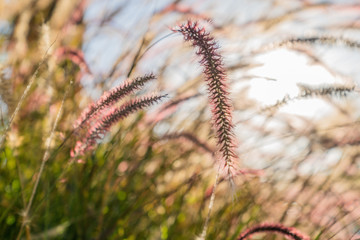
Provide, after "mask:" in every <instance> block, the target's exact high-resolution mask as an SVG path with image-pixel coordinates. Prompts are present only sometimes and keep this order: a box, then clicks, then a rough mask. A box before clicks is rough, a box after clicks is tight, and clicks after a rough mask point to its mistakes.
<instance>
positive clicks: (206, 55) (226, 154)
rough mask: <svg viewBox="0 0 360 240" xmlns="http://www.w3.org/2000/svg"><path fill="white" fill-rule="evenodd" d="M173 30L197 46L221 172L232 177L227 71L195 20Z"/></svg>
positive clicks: (232, 139) (234, 165) (233, 157)
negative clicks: (207, 94) (206, 89)
mask: <svg viewBox="0 0 360 240" xmlns="http://www.w3.org/2000/svg"><path fill="white" fill-rule="evenodd" d="M173 31H174V32H179V33H181V34H182V35H183V37H184V40H185V41H189V42H191V43H192V45H193V46H194V47H195V48H196V49H197V52H196V54H197V55H198V56H199V57H200V60H199V63H200V65H201V66H202V67H203V73H204V75H205V81H206V84H207V88H208V93H209V103H210V106H211V111H212V122H213V127H214V130H215V133H216V137H217V146H218V153H219V154H218V155H219V157H220V164H221V166H222V167H223V168H222V169H223V170H224V171H225V174H227V175H228V176H229V179H232V176H233V174H232V173H233V171H234V170H235V169H236V168H237V164H238V161H237V160H238V157H237V156H236V154H235V148H236V145H237V144H236V141H235V135H234V131H233V128H234V127H233V123H232V105H231V102H230V99H229V96H228V95H229V92H228V84H227V73H226V71H225V68H224V63H223V60H222V56H221V55H220V53H219V51H218V49H219V46H218V45H217V43H216V41H215V40H214V38H213V37H212V36H211V35H210V33H209V32H207V31H206V30H205V28H204V27H201V26H199V24H198V23H197V22H192V21H188V22H187V23H185V24H183V25H180V26H178V27H176V28H173Z"/></svg>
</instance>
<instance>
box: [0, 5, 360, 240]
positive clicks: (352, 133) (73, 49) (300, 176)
mask: <svg viewBox="0 0 360 240" xmlns="http://www.w3.org/2000/svg"><path fill="white" fill-rule="evenodd" d="M359 13H360V3H359V2H358V1H355V0H351V1H350V0H349V1H345V0H338V1H311V0H308V1H306V0H303V1H300V0H222V1H217V0H214V1H204V0H189V1H185V0H176V1H165V0H149V1H146V0H132V1H116V0H105V1H101V0H92V1H90V0H87V1H86V0H78V1H72V0H57V1H56V0H40V1H33V0H24V1H16V0H12V1H6V0H3V1H0V46H1V47H0V69H1V79H0V103H1V104H0V106H1V112H0V116H1V123H0V130H1V136H2V138H3V137H4V140H3V142H2V143H1V148H0V150H1V153H0V236H2V237H3V238H4V239H127V240H130V239H195V238H196V236H199V235H200V233H201V231H202V227H203V224H204V221H205V218H206V214H207V211H208V203H209V199H210V195H211V191H212V186H213V184H214V182H215V175H216V172H217V157H216V154H215V152H216V149H217V148H216V141H215V136H214V133H213V130H212V124H211V111H210V108H209V106H208V100H207V89H206V85H205V82H204V81H203V76H202V68H201V66H200V64H198V57H197V56H196V54H195V50H194V49H193V48H192V47H191V46H190V45H189V44H187V43H184V42H183V39H182V36H181V35H180V34H178V33H173V32H172V31H171V29H172V28H173V27H175V26H177V25H179V24H182V23H184V22H186V21H187V20H188V19H191V20H193V21H199V22H200V23H201V24H202V25H204V26H205V27H206V29H207V30H208V31H209V32H211V34H212V35H213V36H214V38H215V39H216V40H217V42H218V44H219V47H220V52H221V54H222V56H223V60H224V63H225V68H226V69H227V72H228V81H229V86H230V98H231V100H232V103H233V106H234V112H233V114H234V116H233V120H234V125H235V131H236V132H235V134H236V138H237V139H238V148H237V154H238V155H239V158H240V161H239V166H240V168H241V169H242V170H243V171H242V174H239V175H238V176H237V177H236V179H235V181H236V187H235V189H231V188H230V187H229V184H228V181H227V180H226V177H224V176H223V177H222V178H221V180H220V184H219V187H218V189H217V191H216V199H215V205H214V211H213V213H212V215H211V218H210V222H209V230H208V237H207V238H208V239H236V237H237V236H238V235H239V233H240V232H241V231H243V230H244V229H246V228H248V227H250V226H253V225H255V224H258V223H263V222H272V223H282V224H284V225H286V226H289V227H296V228H297V229H299V230H300V231H301V232H303V233H305V234H307V235H309V236H310V237H311V239H358V238H359V237H360V232H359V231H360V230H359V229H360V209H359V206H360V181H359V167H360V160H359V156H360V151H359V150H360V149H359V147H358V144H359V142H360V131H359V130H358V123H359V122H358V119H359V114H360V111H359V110H360V105H359V104H360V102H359V89H358V85H359V83H360V71H359V69H358V64H357V63H358V62H359V60H360V35H359V33H360V32H359V27H360V19H359V16H360V15H359ZM149 72H152V73H154V74H155V75H156V76H157V80H156V81H153V82H152V83H149V84H147V85H146V87H145V88H143V89H142V90H141V91H139V92H138V93H137V95H143V94H147V93H151V92H159V93H166V94H168V98H167V99H165V100H164V101H162V102H161V103H159V104H157V105H154V106H153V107H151V108H149V109H147V110H146V111H141V112H139V113H138V114H135V115H132V116H130V117H129V118H127V119H125V120H124V121H121V122H120V123H118V124H117V125H116V126H114V127H113V128H112V129H111V131H110V133H109V134H107V135H106V136H104V139H103V140H102V141H99V143H98V146H97V148H96V149H95V150H93V151H91V152H89V153H87V154H86V155H85V156H82V158H81V159H77V161H75V162H74V161H71V160H72V159H71V157H70V152H71V150H72V149H73V148H74V146H75V144H76V140H77V138H78V137H79V136H77V135H71V132H72V130H73V126H74V123H75V121H76V119H78V117H79V116H80V114H81V111H82V110H83V109H84V108H86V106H88V104H90V103H91V102H92V101H94V100H96V99H98V98H99V97H100V96H101V95H102V93H103V92H104V91H106V90H109V89H111V88H112V87H114V86H118V85H119V84H120V83H122V82H123V81H125V80H126V79H127V78H134V77H136V76H141V75H144V74H147V73H149ZM22 97H23V101H22V100H21V99H22ZM131 97H133V96H130V97H129V98H131ZM19 103H20V104H19ZM17 106H18V107H19V108H18V111H17V110H16V109H17ZM59 112H60V114H59V115H58V113H59ZM57 116H59V122H58V124H57V125H56V129H55V130H54V131H53V130H52V128H53V126H54V123H55V122H56V117H57ZM49 136H52V137H51V141H50V144H49V146H48V145H47V141H48V139H49ZM68 136H70V137H68ZM67 137H68V138H67ZM65 139H66V142H64V140H65ZM63 143H64V144H63ZM47 146H48V147H47ZM59 146H61V148H60V147H59ZM47 150H48V152H49V156H50V157H49V159H48V161H46V164H45V166H44V171H43V173H42V174H40V175H41V176H40V178H39V179H40V181H39V185H38V187H37V190H36V194H35V196H34V200H33V203H32V205H31V208H30V209H29V211H28V212H27V211H26V208H27V206H28V203H29V199H30V198H31V194H32V192H33V189H34V184H35V182H36V179H37V177H38V176H39V168H40V166H41V161H42V156H43V155H44V154H45V153H46V152H47ZM24 213H27V214H24ZM254 239H282V238H281V237H276V236H274V235H260V236H259V237H258V238H256V237H254Z"/></svg>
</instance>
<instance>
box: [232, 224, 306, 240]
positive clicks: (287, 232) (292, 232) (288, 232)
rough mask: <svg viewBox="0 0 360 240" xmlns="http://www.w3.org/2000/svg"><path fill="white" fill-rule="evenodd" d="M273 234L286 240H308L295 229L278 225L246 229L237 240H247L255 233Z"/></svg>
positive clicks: (262, 225) (264, 225)
mask: <svg viewBox="0 0 360 240" xmlns="http://www.w3.org/2000/svg"><path fill="white" fill-rule="evenodd" d="M264 232H273V233H279V234H282V235H284V236H285V237H286V238H289V239H293V240H310V237H309V236H306V235H305V234H303V233H301V232H300V231H298V230H297V229H296V228H292V227H285V226H284V225H282V224H279V223H263V224H259V225H256V226H254V227H251V228H248V229H247V230H245V231H244V232H242V233H241V234H240V236H239V237H238V238H237V240H245V239H249V237H250V236H252V235H254V234H257V233H264Z"/></svg>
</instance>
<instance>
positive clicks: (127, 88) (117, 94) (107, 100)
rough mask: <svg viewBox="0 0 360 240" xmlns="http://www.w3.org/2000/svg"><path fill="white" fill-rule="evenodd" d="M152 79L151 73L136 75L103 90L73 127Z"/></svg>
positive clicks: (83, 123)
mask: <svg viewBox="0 0 360 240" xmlns="http://www.w3.org/2000/svg"><path fill="white" fill-rule="evenodd" d="M153 79H155V76H154V75H153V74H147V75H144V76H142V77H137V78H135V79H134V80H133V81H129V82H125V83H123V84H122V85H120V86H118V87H115V88H113V89H111V90H110V91H108V92H105V93H104V94H103V95H102V96H101V97H100V99H99V100H98V101H97V102H95V103H93V104H91V105H90V106H89V107H88V108H87V109H85V110H84V111H83V113H82V114H81V117H80V118H79V119H78V120H77V121H76V125H75V129H76V128H79V127H82V126H83V125H85V123H86V122H87V121H88V120H89V119H90V118H94V117H95V116H97V114H98V113H99V112H100V111H101V110H103V109H105V108H108V107H111V106H112V105H114V104H115V103H117V102H118V101H119V100H120V99H122V98H123V97H125V96H127V95H129V94H130V93H132V92H134V91H135V90H138V89H140V88H141V87H142V86H144V84H145V83H147V82H148V81H150V80H153Z"/></svg>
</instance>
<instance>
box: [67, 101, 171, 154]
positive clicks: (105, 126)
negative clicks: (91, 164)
mask: <svg viewBox="0 0 360 240" xmlns="http://www.w3.org/2000/svg"><path fill="white" fill-rule="evenodd" d="M166 96H167V95H152V96H147V97H143V98H140V99H134V100H131V101H128V102H126V103H124V104H123V105H121V106H120V107H112V108H111V109H110V110H109V111H107V113H106V114H104V116H102V117H101V118H100V119H98V120H97V121H96V123H95V124H94V126H93V127H91V128H90V129H89V130H88V133H87V135H86V136H85V137H84V138H83V139H82V140H80V141H78V142H77V143H76V146H75V148H74V150H73V152H72V155H73V156H78V155H83V154H85V152H86V151H88V150H91V149H93V148H94V146H95V145H96V141H97V140H99V139H101V138H102V137H103V135H105V134H106V132H108V131H109V129H110V128H111V126H113V125H114V124H116V123H117V122H119V121H120V120H122V119H124V118H126V117H127V116H129V115H130V114H131V113H134V112H137V111H138V110H141V109H143V108H145V107H149V106H151V105H152V104H154V103H157V102H158V101H160V100H161V99H162V98H164V97H166Z"/></svg>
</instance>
